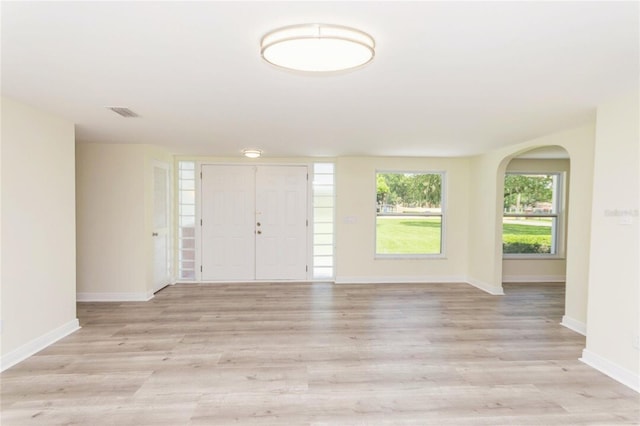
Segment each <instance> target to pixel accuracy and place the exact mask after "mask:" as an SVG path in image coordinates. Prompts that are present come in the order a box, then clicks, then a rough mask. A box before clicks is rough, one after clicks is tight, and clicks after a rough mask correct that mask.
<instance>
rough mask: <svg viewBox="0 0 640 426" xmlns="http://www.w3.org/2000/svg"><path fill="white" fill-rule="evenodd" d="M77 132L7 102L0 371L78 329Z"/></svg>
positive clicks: (59, 121)
mask: <svg viewBox="0 0 640 426" xmlns="http://www.w3.org/2000/svg"><path fill="white" fill-rule="evenodd" d="M74 138H75V135H74V125H73V123H70V122H67V121H65V120H62V119H60V118H58V117H55V116H52V115H50V114H48V113H46V112H43V111H40V110H38V109H35V108H32V107H30V106H27V105H25V104H23V103H20V102H17V101H14V100H12V99H8V98H2V178H1V179H2V197H1V198H2V242H1V245H2V247H3V248H4V250H2V262H1V263H2V268H1V269H2V302H1V304H2V310H1V312H2V339H1V341H2V349H1V353H2V368H3V369H4V368H7V367H9V366H11V365H12V364H15V363H16V362H19V361H20V360H22V359H24V358H25V357H27V356H29V355H31V354H33V353H34V352H36V351H38V350H40V349H42V348H43V347H45V346H47V345H48V344H50V343H53V342H54V341H55V340H57V339H59V338H61V337H63V336H65V335H67V334H68V333H70V332H72V331H74V330H76V329H77V328H78V321H77V319H76V304H75V302H76V298H75V297H76V269H75V266H76V249H75V180H74V174H75V165H74V156H75V152H74Z"/></svg>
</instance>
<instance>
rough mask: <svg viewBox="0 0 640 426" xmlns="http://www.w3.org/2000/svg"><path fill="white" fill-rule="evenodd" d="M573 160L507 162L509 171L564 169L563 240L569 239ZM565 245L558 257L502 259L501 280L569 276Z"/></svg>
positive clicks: (551, 278)
mask: <svg viewBox="0 0 640 426" xmlns="http://www.w3.org/2000/svg"><path fill="white" fill-rule="evenodd" d="M569 163H570V161H569V160H562V159H530V158H526V159H525V158H514V159H513V160H511V161H510V162H509V164H507V171H508V172H541V173H552V172H565V181H564V189H563V192H564V200H565V204H564V210H565V216H564V217H565V223H564V226H563V228H562V230H563V231H564V232H563V234H564V240H565V241H566V234H567V233H566V230H567V225H568V223H567V217H568V216H567V213H568V208H567V207H568V200H569V198H568V197H569V193H568V192H569V191H567V189H568V188H569V186H570V179H571V175H570V173H569V172H570V164H569ZM565 251H566V250H565V247H562V250H561V253H559V255H560V257H559V258H558V259H503V260H502V281H503V282H525V283H526V282H541V281H553V282H557V281H561V282H563V281H564V280H565V279H566V268H567V262H566V257H565V256H566V253H565Z"/></svg>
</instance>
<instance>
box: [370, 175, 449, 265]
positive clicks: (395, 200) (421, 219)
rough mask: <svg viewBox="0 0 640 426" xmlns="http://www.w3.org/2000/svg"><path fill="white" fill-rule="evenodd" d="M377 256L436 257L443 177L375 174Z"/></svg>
mask: <svg viewBox="0 0 640 426" xmlns="http://www.w3.org/2000/svg"><path fill="white" fill-rule="evenodd" d="M376 188H377V190H376V198H377V199H376V201H377V212H376V214H377V217H376V254H379V255H423V254H439V253H441V247H442V174H440V173H377V174H376Z"/></svg>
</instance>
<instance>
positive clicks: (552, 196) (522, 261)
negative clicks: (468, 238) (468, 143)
mask: <svg viewBox="0 0 640 426" xmlns="http://www.w3.org/2000/svg"><path fill="white" fill-rule="evenodd" d="M570 179H571V167H570V158H569V153H568V152H567V150H566V149H564V148H563V147H561V146H557V145H555V146H544V147H539V148H534V149H530V150H527V151H525V152H521V153H519V154H518V155H515V156H513V157H512V158H511V159H510V160H509V161H508V162H507V163H506V166H505V173H504V175H503V181H504V186H503V191H502V192H501V193H497V196H498V197H500V196H502V197H501V200H502V204H501V205H502V213H503V216H502V235H501V237H502V238H501V241H502V247H501V248H502V282H503V283H519V284H522V285H526V284H527V283H550V282H553V283H559V284H562V285H564V283H565V280H566V252H567V244H566V242H567V232H568V206H569V197H570V193H569V188H570Z"/></svg>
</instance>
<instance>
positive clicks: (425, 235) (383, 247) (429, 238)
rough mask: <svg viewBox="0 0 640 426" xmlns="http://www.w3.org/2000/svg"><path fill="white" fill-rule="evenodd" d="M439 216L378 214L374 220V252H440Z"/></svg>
mask: <svg viewBox="0 0 640 426" xmlns="http://www.w3.org/2000/svg"><path fill="white" fill-rule="evenodd" d="M440 222H441V219H440V218H439V217H417V216H412V217H394V216H386V217H384V216H379V217H378V218H377V222H376V253H378V254H438V253H440V238H441V237H440V235H441V232H440V228H441V227H440Z"/></svg>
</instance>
